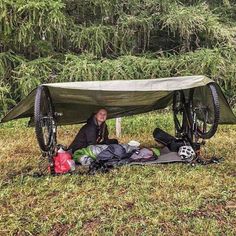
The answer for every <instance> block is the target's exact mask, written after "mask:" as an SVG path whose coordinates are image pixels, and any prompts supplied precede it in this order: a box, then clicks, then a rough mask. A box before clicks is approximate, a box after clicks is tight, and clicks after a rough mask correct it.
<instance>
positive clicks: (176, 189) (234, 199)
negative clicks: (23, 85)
mask: <svg viewBox="0 0 236 236" xmlns="http://www.w3.org/2000/svg"><path fill="white" fill-rule="evenodd" d="M108 123H109V126H110V133H111V137H114V120H111V121H109V122H108ZM25 124H26V121H20V122H19V121H17V122H11V123H9V124H4V125H1V126H0V147H1V150H0V167H1V171H0V235H1V236H2V235H236V162H235V157H236V145H235V143H236V126H221V127H220V128H219V130H218V132H217V134H216V135H215V137H214V138H212V139H211V140H210V141H208V143H207V147H206V150H207V153H208V154H209V155H210V154H214V153H216V155H218V156H223V157H224V158H225V161H224V162H223V163H221V164H218V165H217V164H212V165H207V166H196V167H191V166H189V165H186V164H172V165H156V166H145V167H143V166H142V167H141V166H123V167H121V168H119V169H114V170H112V171H110V172H109V173H106V174H96V175H87V174H86V170H85V169H80V168H78V169H77V170H76V173H75V174H73V175H63V176H56V177H51V176H49V175H45V176H43V177H34V176H33V175H32V174H33V173H34V172H35V171H37V170H38V169H37V165H38V161H39V156H40V151H39V148H38V145H37V142H36V139H35V136H34V130H33V128H26V127H25ZM172 124H173V122H172V119H171V115H170V114H168V113H162V114H159V115H156V114H155V113H150V114H147V115H140V116H135V117H133V118H125V119H123V120H122V127H123V131H122V132H123V136H122V137H121V139H120V141H121V142H127V141H128V140H130V139H135V140H138V141H140V142H141V143H142V145H144V146H155V142H154V141H153V138H152V131H153V129H154V128H155V127H156V126H158V127H161V128H163V129H165V130H167V131H168V132H173V125H172ZM78 128H79V126H64V127H59V130H58V131H59V143H63V144H66V145H68V144H69V143H70V141H71V140H72V139H73V136H74V135H75V134H76V132H77V130H78Z"/></svg>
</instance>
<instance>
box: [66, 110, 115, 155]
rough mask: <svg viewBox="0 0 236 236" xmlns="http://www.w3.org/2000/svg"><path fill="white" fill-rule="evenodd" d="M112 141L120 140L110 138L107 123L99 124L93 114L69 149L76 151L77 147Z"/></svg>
mask: <svg viewBox="0 0 236 236" xmlns="http://www.w3.org/2000/svg"><path fill="white" fill-rule="evenodd" d="M111 143H118V141H117V140H116V139H109V138H108V129H107V125H106V123H105V122H104V123H102V124H101V125H100V126H99V125H98V124H97V122H96V119H95V117H94V115H93V116H91V117H90V118H89V119H88V120H87V123H86V124H85V125H84V126H82V128H81V129H80V131H79V132H78V134H77V135H76V137H75V139H74V141H73V142H72V143H71V144H70V146H69V147H68V149H72V152H75V151H76V150H77V149H80V148H85V147H87V146H89V145H95V144H111Z"/></svg>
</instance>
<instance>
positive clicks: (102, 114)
mask: <svg viewBox="0 0 236 236" xmlns="http://www.w3.org/2000/svg"><path fill="white" fill-rule="evenodd" d="M95 117H96V119H97V121H98V122H101V123H102V122H104V121H106V119H107V111H106V110H104V109H101V110H99V111H98V113H97V114H96V115H95Z"/></svg>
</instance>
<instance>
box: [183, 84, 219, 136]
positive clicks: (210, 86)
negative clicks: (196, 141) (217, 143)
mask: <svg viewBox="0 0 236 236" xmlns="http://www.w3.org/2000/svg"><path fill="white" fill-rule="evenodd" d="M206 86H207V87H208V89H209V93H210V96H211V101H212V104H211V105H212V108H213V112H212V114H213V119H212V122H211V123H210V124H211V126H210V129H209V130H208V131H204V130H201V129H200V128H199V126H198V125H197V127H196V129H197V134H198V136H199V137H200V138H203V139H210V138H211V137H213V136H214V134H215V133H216V131H217V128H218V124H219V119H220V103H219V96H218V93H217V89H216V86H215V85H214V83H209V84H207V85H206ZM195 91H196V89H195V88H192V89H190V92H189V103H190V107H189V111H188V113H189V120H190V122H191V126H192V127H193V125H194V124H193V123H194V118H193V116H192V114H193V110H194V109H196V108H195V107H194V92H195ZM206 109H208V110H209V107H207V108H206ZM199 113H200V112H199ZM203 113H204V112H203ZM205 115H206V114H205ZM199 120H201V117H199ZM203 122H204V126H206V125H207V121H206V120H204V121H203Z"/></svg>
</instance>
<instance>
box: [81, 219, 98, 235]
mask: <svg viewBox="0 0 236 236" xmlns="http://www.w3.org/2000/svg"><path fill="white" fill-rule="evenodd" d="M101 223H102V222H101V220H100V219H99V218H93V219H91V220H88V221H86V222H85V223H84V224H83V229H82V230H83V231H84V232H85V233H92V232H95V231H96V229H97V228H98V227H99V226H100V225H101Z"/></svg>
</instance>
